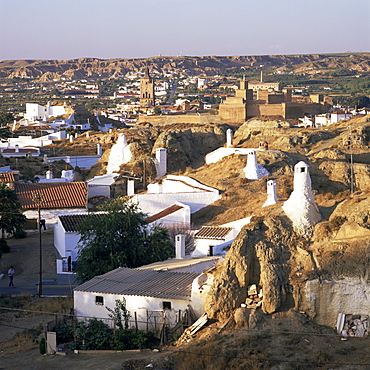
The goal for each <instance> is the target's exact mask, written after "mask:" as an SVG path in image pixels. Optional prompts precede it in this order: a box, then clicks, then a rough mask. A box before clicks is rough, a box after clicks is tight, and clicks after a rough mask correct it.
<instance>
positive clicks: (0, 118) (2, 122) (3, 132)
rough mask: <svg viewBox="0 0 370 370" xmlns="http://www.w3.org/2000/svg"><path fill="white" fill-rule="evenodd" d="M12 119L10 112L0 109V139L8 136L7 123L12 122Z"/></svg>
mask: <svg viewBox="0 0 370 370" xmlns="http://www.w3.org/2000/svg"><path fill="white" fill-rule="evenodd" d="M13 119H14V117H13V115H12V114H11V113H9V112H4V111H0V139H6V138H8V137H10V130H9V128H8V127H7V125H8V124H9V123H12V122H13Z"/></svg>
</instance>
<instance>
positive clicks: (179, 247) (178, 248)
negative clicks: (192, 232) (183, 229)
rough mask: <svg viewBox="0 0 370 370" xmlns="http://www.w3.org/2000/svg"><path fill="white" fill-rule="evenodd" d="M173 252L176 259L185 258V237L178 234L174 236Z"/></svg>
mask: <svg viewBox="0 0 370 370" xmlns="http://www.w3.org/2000/svg"><path fill="white" fill-rule="evenodd" d="M175 252H176V257H175V258H176V259H182V258H185V235H184V234H179V235H176V236H175Z"/></svg>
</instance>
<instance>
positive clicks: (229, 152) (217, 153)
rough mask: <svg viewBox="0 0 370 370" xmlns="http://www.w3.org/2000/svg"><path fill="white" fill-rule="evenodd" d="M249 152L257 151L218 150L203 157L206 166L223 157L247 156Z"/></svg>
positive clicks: (242, 149) (241, 149) (248, 149)
mask: <svg viewBox="0 0 370 370" xmlns="http://www.w3.org/2000/svg"><path fill="white" fill-rule="evenodd" d="M251 150H258V149H253V148H218V149H216V150H214V151H213V152H211V153H208V154H207V155H206V157H205V162H206V164H210V163H215V162H218V161H219V160H221V159H222V158H224V157H227V156H229V155H232V154H242V155H247V154H248V153H249V152H250V151H251Z"/></svg>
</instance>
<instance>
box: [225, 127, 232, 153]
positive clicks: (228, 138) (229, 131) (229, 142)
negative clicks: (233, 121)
mask: <svg viewBox="0 0 370 370" xmlns="http://www.w3.org/2000/svg"><path fill="white" fill-rule="evenodd" d="M232 143H233V130H232V129H231V128H229V129H227V130H226V148H231V147H232V145H233V144H232Z"/></svg>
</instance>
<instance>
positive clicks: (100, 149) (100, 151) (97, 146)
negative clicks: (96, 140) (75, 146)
mask: <svg viewBox="0 0 370 370" xmlns="http://www.w3.org/2000/svg"><path fill="white" fill-rule="evenodd" d="M102 154H103V151H102V148H101V144H96V155H100V156H102Z"/></svg>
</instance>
